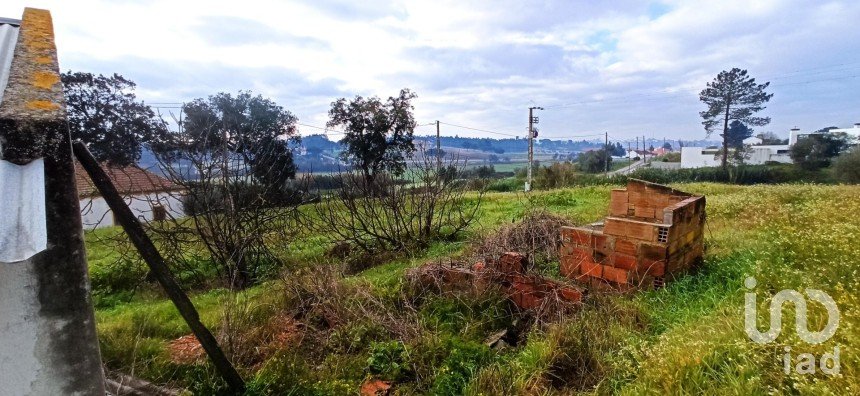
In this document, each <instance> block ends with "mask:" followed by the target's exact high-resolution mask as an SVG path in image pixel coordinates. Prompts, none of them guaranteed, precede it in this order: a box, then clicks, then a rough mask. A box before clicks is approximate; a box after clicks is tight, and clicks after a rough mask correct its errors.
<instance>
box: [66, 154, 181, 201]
mask: <svg viewBox="0 0 860 396" xmlns="http://www.w3.org/2000/svg"><path fill="white" fill-rule="evenodd" d="M101 166H102V169H104V170H105V172H107V174H108V177H110V179H111V181H113V184H114V186H116V189H117V191H119V193H120V194H122V195H131V194H142V193H150V192H156V191H175V190H180V189H182V186H180V185H178V184H176V183H173V182H171V181H170V180H167V179H165V178H163V177H161V176H158V175H156V174H154V173H152V172H149V171H147V170H145V169H141V168H140V167H138V166H135V165H130V166H110V165H107V164H104V163H103V164H101ZM75 184H76V185H77V187H78V197H81V198H83V197H94V196H100V195H101V194H100V193H99V191H98V189H96V187H95V185H93V182H92V180H91V179H90V177H89V175H87V171H85V170H84V168H83V167H82V166H81V164H80V163H78V162H77V161H75Z"/></svg>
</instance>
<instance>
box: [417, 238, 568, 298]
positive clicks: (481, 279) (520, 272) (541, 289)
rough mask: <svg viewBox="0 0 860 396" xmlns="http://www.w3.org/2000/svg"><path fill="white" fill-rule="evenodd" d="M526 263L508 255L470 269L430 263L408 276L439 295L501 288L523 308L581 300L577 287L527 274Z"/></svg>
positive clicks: (513, 253)
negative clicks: (548, 302)
mask: <svg viewBox="0 0 860 396" xmlns="http://www.w3.org/2000/svg"><path fill="white" fill-rule="evenodd" d="M526 263H527V261H526V258H525V256H523V255H522V254H519V253H515V252H507V253H504V254H502V255H501V257H499V258H498V259H494V260H487V261H485V262H477V263H475V264H473V265H472V266H471V268H465V267H462V266H456V265H443V264H437V263H430V264H426V265H423V266H421V267H418V268H416V269H414V270H412V271H410V272H408V274H407V276H408V277H409V278H410V280H411V281H412V283H413V284H417V285H419V286H422V287H425V288H432V289H434V290H436V291H439V292H449V291H457V290H470V289H471V290H477V291H483V290H486V289H487V288H489V287H499V288H500V289H501V290H502V292H503V293H505V294H506V295H507V296H508V298H509V299H510V300H511V301H512V302H513V303H514V304H515V305H516V306H517V307H519V308H520V309H536V308H539V307H541V306H542V305H543V304H544V303H545V302H547V301H549V300H554V301H560V302H564V303H577V302H580V301H581V300H582V291H581V290H580V289H579V288H577V287H576V286H573V285H568V284H565V283H562V282H559V281H555V280H552V279H549V278H546V277H543V276H540V275H534V274H528V273H527V272H526Z"/></svg>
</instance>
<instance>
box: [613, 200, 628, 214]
mask: <svg viewBox="0 0 860 396" xmlns="http://www.w3.org/2000/svg"><path fill="white" fill-rule="evenodd" d="M609 215H610V216H627V201H611V202H609Z"/></svg>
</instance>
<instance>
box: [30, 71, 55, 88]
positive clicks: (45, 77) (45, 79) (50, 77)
mask: <svg viewBox="0 0 860 396" xmlns="http://www.w3.org/2000/svg"><path fill="white" fill-rule="evenodd" d="M58 82H60V76H58V75H57V74H56V73H51V72H45V71H37V72H35V73H33V86H35V87H37V88H42V89H51V88H52V87H53V86H54V84H56V83H58Z"/></svg>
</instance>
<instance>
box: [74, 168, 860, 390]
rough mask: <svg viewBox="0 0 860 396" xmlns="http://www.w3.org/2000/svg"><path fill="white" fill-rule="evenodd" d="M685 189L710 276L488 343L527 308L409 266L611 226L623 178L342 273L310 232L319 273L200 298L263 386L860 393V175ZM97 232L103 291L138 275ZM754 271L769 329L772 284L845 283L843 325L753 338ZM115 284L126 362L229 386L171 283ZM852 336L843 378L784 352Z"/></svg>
mask: <svg viewBox="0 0 860 396" xmlns="http://www.w3.org/2000/svg"><path fill="white" fill-rule="evenodd" d="M497 170H498V167H497ZM673 187H676V188H679V189H682V190H685V191H690V192H694V193H699V194H704V195H706V196H707V213H708V223H707V228H706V240H705V243H706V255H705V262H704V264H703V266H702V267H701V268H700V269H699V270H698V271H696V272H695V273H693V274H689V275H687V276H684V277H683V278H681V279H678V280H676V281H674V282H671V283H669V284H668V285H667V287H666V288H664V289H660V290H655V291H648V292H641V293H638V294H629V295H619V294H594V295H593V296H592V297H591V298H590V299H588V300H587V301H586V302H585V303H584V304H583V306H582V307H581V308H580V309H579V310H578V311H577V312H575V313H574V314H572V315H570V316H569V317H567V318H566V319H564V320H562V321H557V322H554V323H550V324H547V325H545V326H535V327H532V328H530V329H528V330H527V331H525V332H524V334H523V335H522V336H521V339H522V341H521V342H520V343H518V344H517V345H516V346H512V347H509V348H505V349H501V350H496V349H490V348H488V347H487V346H486V345H484V342H483V341H484V339H485V338H486V337H487V336H489V335H491V334H493V333H495V332H498V331H499V330H500V329H504V328H511V327H516V326H517V325H518V324H519V323H520V322H521V321H522V320H523V318H522V317H520V316H518V314H517V313H516V312H515V311H513V310H512V307H510V306H509V305H508V304H507V303H506V302H505V301H503V300H502V299H501V298H499V297H498V296H493V295H488V296H482V297H480V298H477V297H476V298H454V297H450V296H448V297H446V296H435V295H431V296H427V295H415V294H414V292H413V291H412V290H410V288H409V287H408V285H407V284H406V283H405V282H404V273H405V272H406V270H407V269H408V268H410V267H413V266H416V265H420V264H422V263H424V262H427V261H430V260H444V259H447V258H450V257H456V256H458V255H459V254H461V253H462V252H463V251H464V249H466V248H467V246H468V244H469V242H470V240H472V239H477V238H480V237H481V236H483V235H489V234H492V233H494V231H495V230H497V229H498V228H499V227H501V226H503V225H505V224H509V223H511V222H512V221H516V220H518V219H520V218H522V216H523V215H524V214H525V213H527V212H529V211H530V210H533V209H535V208H544V209H546V210H548V211H550V212H552V213H556V214H559V215H562V216H564V217H566V218H569V219H570V220H572V221H573V222H575V223H586V222H591V221H594V220H597V219H599V218H600V217H602V216H604V215H605V213H606V212H607V204H608V200H609V190H610V188H611V187H609V186H601V187H584V188H572V189H562V190H554V191H542V192H534V193H532V194H531V195H529V196H525V195H523V194H521V193H519V194H518V193H492V194H487V195H486V196H485V199H486V201H485V204H484V206H483V208H482V210H481V213H480V224H479V225H478V226H477V227H475V228H474V229H473V230H471V231H470V233H469V235H468V236H467V237H466V238H465V239H463V240H460V241H456V242H452V243H444V244H443V243H437V244H435V245H433V246H431V247H430V248H429V249H427V250H426V251H423V252H420V253H417V254H414V255H412V256H409V257H406V258H400V259H396V260H394V261H392V262H388V263H386V264H383V265H381V266H378V267H374V268H371V269H369V270H366V271H364V272H362V273H359V274H357V275H352V276H343V275H341V274H339V273H338V272H337V271H332V270H330V267H329V266H327V265H326V264H327V260H326V259H325V258H324V257H325V256H324V252H325V251H326V250H327V246H326V245H324V243H323V241H324V238H323V236H320V235H313V234H306V235H304V236H303V239H302V240H300V241H298V242H297V243H294V244H293V245H292V246H291V247H290V248H289V249H288V254H290V255H292V256H294V257H295V258H296V259H295V262H296V263H299V264H301V265H298V266H297V268H304V269H301V270H295V271H294V272H288V273H285V275H284V276H283V279H273V280H271V281H268V282H265V283H263V284H261V285H259V286H256V287H254V288H251V289H249V290H246V291H244V292H242V293H238V294H233V293H229V292H227V291H224V290H211V291H201V292H197V293H195V295H194V297H193V299H194V302H195V304H196V305H197V307H198V309H199V310H200V312H201V316H202V318H203V321H204V322H205V323H206V324H208V325H209V326H211V327H212V328H214V329H215V332H216V333H217V334H219V338H220V339H221V340H222V343H223V344H224V345H225V348H226V349H227V350H228V353H230V354H231V355H232V356H233V360H234V361H236V363H237V365H238V366H239V368H240V371H241V372H242V373H243V375H244V376H245V378H246V379H247V380H248V382H249V392H248V393H249V394H297V395H304V394H319V395H328V394H330V395H342V394H356V393H357V390H358V388H359V386H360V384H361V383H362V382H363V381H364V380H365V379H367V378H370V377H375V378H383V379H386V380H391V381H393V382H394V384H395V385H394V390H395V393H396V394H472V395H479V394H481V395H491V394H499V395H505V394H572V393H573V394H575V393H598V394H760V395H765V394H860V380H858V377H857V374H858V373H857V369H858V363H860V361H858V360H860V359H858V356H860V355H858V354H857V350H858V348H860V327H858V325H860V322H858V319H860V318H858V316H860V297H858V294H857V293H856V290H858V287H860V284H858V283H860V282H858V278H857V271H858V270H860V245H858V244H857V241H858V240H860V220H858V217H857V213H860V199H858V198H857V197H858V194H860V187H851V186H821V185H801V184H798V185H756V186H732V185H722V184H712V183H695V184H679V185H674V186H673ZM111 232H115V231H113V230H107V231H98V232H97V233H101V234H100V235H102V236H103V234H107V233H111ZM96 236H97V234H94V233H90V234H88V235H87V239H88V246H87V248H88V254H89V258H90V266H91V273H93V274H94V278H97V279H101V281H99V282H98V284H97V286H96V288H104V287H108V286H106V285H110V284H111V282H113V281H114V280H113V279H114V278H117V277H119V278H120V279H121V278H122V277H121V276H118V275H111V274H112V272H113V271H114V269H112V268H109V267H108V266H107V264H106V263H108V262H111V261H112V260H113V258H115V257H114V256H115V254H116V253H115V252H114V251H113V249H112V248H110V247H108V246H104V245H102V244H100V243H98V242H97V239H98V238H96ZM130 265H131V264H130ZM120 270H121V271H122V272H123V273H129V272H132V271H131V270H130V269H128V268H124V269H120ZM138 271H139V269H138ZM144 273H145V271H144ZM747 276H754V277H755V278H756V280H757V287H756V289H755V291H756V292H757V293H758V301H759V309H758V312H759V314H758V323H759V329H766V327H767V325H766V323H767V315H768V314H767V302H768V299H769V296H771V295H773V294H775V293H776V292H777V291H779V290H782V289H796V290H798V291H799V292H801V293H804V291H805V289H807V288H810V289H819V290H822V291H824V292H826V293H828V294H829V295H830V296H832V298H833V299H834V300H835V301H836V303H837V305H838V307H839V309H840V313H841V317H840V321H839V326H838V329H837V331H836V333H835V335H834V337H833V338H832V339H830V340H828V341H826V342H824V343H821V344H817V345H810V344H806V343H805V342H804V341H802V340H801V339H800V338H799V337H798V335H797V333H796V332H795V329H794V326H792V325H791V324H792V323H793V322H794V312H795V311H794V309H792V308H791V307H792V305H790V304H789V305H787V306H785V307H784V309H783V323H784V326H783V331H782V335H781V336H779V337H778V338H777V339H776V341H775V342H773V343H770V344H765V345H759V344H756V343H754V342H752V341H751V340H750V339H749V338H748V337H747V336H746V334H745V333H744V308H743V303H744V293H745V292H746V291H748V290H747V289H745V288H744V284H743V280H744V279H745V278H746V277H747ZM94 283H96V282H94ZM96 292H97V293H98V292H100V290H96ZM104 294H106V295H107V296H108V297H110V296H115V297H116V298H120V297H121V298H127V299H128V301H129V302H122V303H111V304H104V305H102V308H99V309H98V310H97V314H96V316H97V322H98V324H97V325H98V331H99V336H100V342H101V348H102V354H103V358H104V359H105V362H106V364H107V365H108V366H109V367H110V368H112V369H117V370H121V371H124V372H127V373H132V374H134V375H136V376H139V377H142V378H146V379H149V380H152V381H155V382H158V383H164V384H171V385H176V386H182V387H187V388H188V389H190V390H192V391H193V392H194V393H197V394H211V393H213V392H215V391H216V389H217V388H218V387H219V386H220V383H219V382H218V381H217V377H216V376H215V375H214V373H213V370H212V368H211V367H210V366H209V365H208V364H206V363H205V361H190V362H189V361H179V360H177V359H176V357H175V356H172V355H171V354H170V353H169V350H170V349H169V348H168V345H169V343H170V341H172V340H174V339H177V338H179V337H181V336H184V335H187V334H189V331H188V330H187V328H186V326H185V325H184V323H183V322H182V321H181V319H180V318H179V315H178V313H177V312H176V311H175V309H174V308H173V307H172V306H171V305H170V303H169V302H167V301H166V300H164V299H163V298H162V297H161V296H160V294H159V293H158V292H157V290H154V289H153V288H151V287H145V288H143V289H142V290H141V291H139V292H137V293H136V294H134V295H133V296H130V293H127V292H121V293H120V292H116V293H115V292H112V291H110V290H109V291H107V292H104ZM106 301H111V300H110V299H109V298H108V299H107V300H106ZM809 310H810V330H817V329H820V328H822V327H823V325H824V323H825V322H826V314H825V311H824V309H823V308H822V307H821V306H820V305H819V304H815V303H811V304H810V308H809ZM835 347H838V348H839V353H840V363H841V366H840V373H839V374H838V375H835V376H831V375H827V374H824V373H823V372H822V370H820V369H819V370H816V371H815V373H812V374H798V373H797V372H795V371H794V370H791V371H790V373H789V374H786V373H785V371H784V368H783V367H784V362H783V359H784V356H785V354H786V349H785V348H790V356H791V364H792V366H793V365H794V364H795V363H797V361H798V359H799V355H800V354H802V353H811V354H813V355H814V356H815V357H816V359H819V358H820V357H821V356H822V355H823V354H824V353H827V352H831V353H832V352H833V351H834V348H835Z"/></svg>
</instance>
